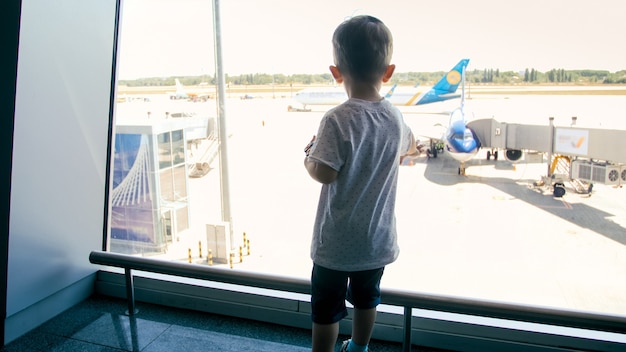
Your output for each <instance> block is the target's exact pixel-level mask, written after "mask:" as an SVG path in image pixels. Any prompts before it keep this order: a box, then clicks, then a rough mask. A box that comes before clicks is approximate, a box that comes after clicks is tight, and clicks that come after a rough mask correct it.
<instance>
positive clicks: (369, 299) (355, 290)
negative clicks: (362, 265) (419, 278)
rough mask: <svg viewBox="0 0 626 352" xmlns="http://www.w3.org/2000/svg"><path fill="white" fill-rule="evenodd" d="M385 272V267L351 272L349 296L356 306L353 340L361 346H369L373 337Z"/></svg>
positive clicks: (349, 299) (353, 320) (353, 321)
mask: <svg viewBox="0 0 626 352" xmlns="http://www.w3.org/2000/svg"><path fill="white" fill-rule="evenodd" d="M383 272H384V268H379V269H374V270H367V271H360V272H354V273H351V274H350V284H349V288H348V297H347V298H348V301H350V303H352V305H353V306H354V317H353V319H352V338H351V340H352V342H353V343H355V344H357V345H359V346H367V345H368V344H369V342H370V338H371V337H372V330H373V329H374V324H375V322H376V307H377V306H378V304H380V280H381V278H382V276H383Z"/></svg>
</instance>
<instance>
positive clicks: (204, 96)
mask: <svg viewBox="0 0 626 352" xmlns="http://www.w3.org/2000/svg"><path fill="white" fill-rule="evenodd" d="M175 80H176V92H170V93H169V97H170V99H172V100H178V99H185V100H191V101H194V102H195V101H207V100H209V99H211V94H209V93H207V92H205V91H197V92H196V91H194V92H190V91H187V89H185V86H183V84H182V83H180V81H179V80H178V78H176V79H175Z"/></svg>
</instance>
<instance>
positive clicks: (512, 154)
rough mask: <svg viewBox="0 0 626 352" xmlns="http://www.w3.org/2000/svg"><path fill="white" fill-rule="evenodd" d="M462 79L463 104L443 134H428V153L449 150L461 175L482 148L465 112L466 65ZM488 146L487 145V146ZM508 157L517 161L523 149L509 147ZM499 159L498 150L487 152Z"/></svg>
mask: <svg viewBox="0 0 626 352" xmlns="http://www.w3.org/2000/svg"><path fill="white" fill-rule="evenodd" d="M460 81H461V82H462V88H461V95H460V97H461V104H460V106H459V107H458V108H456V109H455V110H453V111H452V113H451V114H450V120H449V123H448V126H447V127H446V130H445V132H444V133H443V135H442V136H440V137H437V136H427V137H428V138H429V139H430V148H429V149H428V151H427V152H428V155H429V156H431V157H434V158H436V157H437V154H438V153H440V152H443V151H447V152H448V153H449V154H450V156H451V157H452V158H453V159H455V160H458V161H459V162H460V165H459V169H458V171H459V175H465V162H466V161H468V160H470V159H472V158H473V157H474V156H475V155H476V154H477V153H478V150H479V149H480V148H481V146H482V145H481V141H480V139H479V138H478V135H477V134H476V133H475V131H474V130H472V129H471V128H470V127H469V126H468V120H467V118H466V114H465V67H462V69H461V76H460ZM485 147H487V146H485ZM505 155H506V158H507V160H509V161H517V160H519V159H520V158H521V157H522V151H521V150H517V149H507V150H506V153H505ZM492 156H493V158H494V160H495V159H498V152H497V150H493V149H492V150H490V151H488V152H487V159H491V157H492Z"/></svg>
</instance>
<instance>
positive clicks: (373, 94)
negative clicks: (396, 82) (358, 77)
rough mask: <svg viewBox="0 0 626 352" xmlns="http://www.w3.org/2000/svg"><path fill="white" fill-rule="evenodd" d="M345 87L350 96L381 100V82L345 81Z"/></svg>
mask: <svg viewBox="0 0 626 352" xmlns="http://www.w3.org/2000/svg"><path fill="white" fill-rule="evenodd" d="M344 88H345V89H346V93H347V94H348V98H356V99H361V100H367V101H381V100H382V99H383V97H381V96H380V84H363V83H358V84H348V83H347V82H344Z"/></svg>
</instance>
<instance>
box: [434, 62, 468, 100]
mask: <svg viewBox="0 0 626 352" xmlns="http://www.w3.org/2000/svg"><path fill="white" fill-rule="evenodd" d="M468 63H469V59H462V60H461V61H459V63H458V64H456V66H454V67H453V68H452V69H451V70H450V71H448V73H447V74H445V75H444V76H443V77H442V78H441V79H440V80H439V82H437V84H435V86H434V87H433V90H435V91H436V92H437V93H438V94H448V93H454V92H456V89H457V88H458V87H459V84H460V83H461V78H462V74H463V70H464V69H465V68H466V67H467V64H468Z"/></svg>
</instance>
